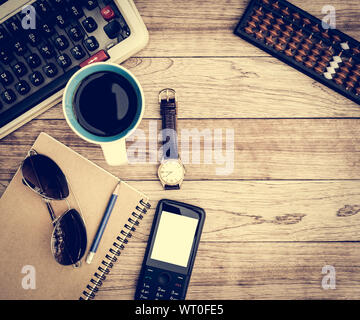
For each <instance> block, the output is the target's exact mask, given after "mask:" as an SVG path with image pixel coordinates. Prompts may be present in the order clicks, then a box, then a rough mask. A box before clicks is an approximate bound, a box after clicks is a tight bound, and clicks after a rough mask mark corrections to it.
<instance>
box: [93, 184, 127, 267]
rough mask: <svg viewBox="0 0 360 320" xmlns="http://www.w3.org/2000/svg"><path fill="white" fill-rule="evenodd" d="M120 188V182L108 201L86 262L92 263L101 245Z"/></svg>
mask: <svg viewBox="0 0 360 320" xmlns="http://www.w3.org/2000/svg"><path fill="white" fill-rule="evenodd" d="M119 188H120V182H119V183H118V184H117V185H116V188H115V190H114V192H113V194H112V195H111V197H110V200H109V203H108V205H107V207H106V210H105V213H104V216H103V217H102V219H101V222H100V225H99V228H98V230H97V232H96V235H95V238H94V241H93V243H92V245H91V248H90V251H89V253H88V255H87V257H86V263H88V264H90V263H91V261H92V259H93V258H94V255H95V253H96V250H97V248H98V246H99V243H100V240H101V237H102V235H103V233H104V231H105V228H106V225H107V223H108V221H109V218H110V215H111V212H112V210H113V208H114V206H115V203H116V200H117V198H118V193H119Z"/></svg>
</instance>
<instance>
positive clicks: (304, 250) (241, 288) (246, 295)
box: [97, 241, 360, 300]
mask: <svg viewBox="0 0 360 320" xmlns="http://www.w3.org/2000/svg"><path fill="white" fill-rule="evenodd" d="M145 246H146V244H145V243H135V242H130V243H129V244H128V245H127V247H126V248H125V250H124V251H123V254H122V255H121V256H120V258H119V261H118V262H117V263H116V264H115V267H114V269H113V270H112V272H111V273H110V275H109V276H108V280H106V281H105V282H104V285H103V287H102V288H101V290H100V292H99V295H98V297H97V298H98V299H100V300H101V299H133V296H134V293H135V286H136V281H137V277H138V274H139V271H140V266H141V262H142V260H143V255H144V252H145ZM359 253H360V244H359V243H276V242H275V243H247V242H240V243H237V242H231V243H226V242H224V243H218V242H216V243H214V242H211V243H209V242H206V241H202V242H201V243H200V246H199V251H198V254H197V257H196V261H195V266H194V270H193V274H192V279H191V282H190V286H189V290H188V294H187V299H359V298H360V287H359V285H358V283H359V281H360V272H359V271H360V270H359ZM326 265H331V266H333V267H335V271H336V282H335V285H336V289H335V290H331V289H329V290H324V289H323V288H322V286H321V283H322V279H323V277H324V274H322V268H323V267H324V266H326ZM210 279H211V280H210Z"/></svg>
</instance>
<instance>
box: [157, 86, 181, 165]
mask: <svg viewBox="0 0 360 320" xmlns="http://www.w3.org/2000/svg"><path fill="white" fill-rule="evenodd" d="M164 93H166V94H165V95H164ZM159 102H160V114H161V118H162V129H163V130H162V133H163V144H164V145H166V146H167V148H166V150H164V151H165V152H164V155H163V158H164V160H167V159H178V158H179V152H178V139H177V131H176V96H175V91H174V90H172V89H164V90H162V91H160V95H159Z"/></svg>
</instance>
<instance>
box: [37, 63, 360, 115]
mask: <svg viewBox="0 0 360 320" xmlns="http://www.w3.org/2000/svg"><path fill="white" fill-rule="evenodd" d="M123 65H124V66H125V67H126V68H128V69H129V70H131V71H132V72H133V73H134V74H135V75H136V76H137V77H138V79H139V81H140V83H141V84H142V86H143V88H144V93H145V101H146V107H145V115H144V116H145V118H157V119H160V114H159V103H158V93H159V91H160V90H161V89H163V88H168V87H170V88H174V89H176V91H177V94H178V99H179V111H178V117H179V118H186V119H188V118H314V117H316V118H330V117H331V118H334V117H336V118H340V117H360V106H359V105H358V104H356V103H354V102H352V101H350V100H349V99H346V98H345V97H343V96H342V95H340V94H338V93H336V92H334V91H332V90H330V89H329V88H327V87H326V86H324V85H322V84H320V83H318V82H316V81H314V80H312V79H311V78H309V77H307V76H306V75H304V74H302V73H301V72H298V71H297V70H295V69H293V68H291V67H289V66H287V65H285V64H284V63H282V62H280V61H278V60H276V59H274V58H270V57H240V58H238V57H231V58H166V57H162V58H131V59H129V60H127V61H126V62H125V63H124V64H123ZM194 70H196V72H194ZM40 118H41V119H63V118H64V116H63V113H62V108H61V106H60V105H58V106H56V107H54V108H52V109H50V110H49V111H48V112H46V113H44V114H43V115H41V116H40Z"/></svg>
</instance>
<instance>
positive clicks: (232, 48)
mask: <svg viewBox="0 0 360 320" xmlns="http://www.w3.org/2000/svg"><path fill="white" fill-rule="evenodd" d="M290 2H291V3H293V4H294V5H296V6H298V7H300V8H302V9H304V10H306V11H308V12H310V13H311V14H312V15H314V16H316V17H318V18H319V19H322V18H323V17H324V16H325V15H324V14H322V13H321V9H322V8H323V7H324V6H325V5H332V6H334V7H335V9H336V24H337V25H336V27H337V28H338V29H340V30H342V31H344V32H345V33H348V34H349V35H350V36H352V37H354V38H357V39H360V24H359V19H358V18H359V16H358V12H359V10H360V3H359V1H357V0H346V1H344V0H319V1H311V0H292V1H290ZM135 3H136V5H137V7H138V9H139V11H140V13H141V15H142V16H143V18H144V22H145V24H146V25H147V26H148V29H149V32H150V42H149V45H148V46H147V47H146V48H145V49H144V50H142V51H141V52H140V53H138V54H137V55H136V56H139V57H164V56H166V57H169V56H170V57H176V56H182V57H189V56H198V57H209V56H216V57H218V56H222V57H223V56H227V57H234V56H267V54H266V53H264V52H263V51H261V50H260V49H257V48H255V47H254V46H252V45H250V44H249V43H247V42H246V41H243V40H241V39H240V38H239V37H237V36H235V35H234V34H233V30H234V29H235V26H236V25H237V23H238V21H239V20H240V17H241V16H242V14H243V12H244V9H245V7H246V6H247V4H248V0H227V1H213V0H205V1H190V2H187V1H177V0H167V1H165V2H164V1H151V2H149V1H147V0H136V1H135Z"/></svg>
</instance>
